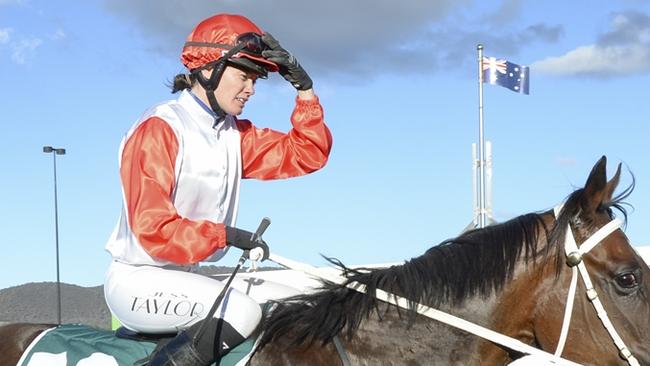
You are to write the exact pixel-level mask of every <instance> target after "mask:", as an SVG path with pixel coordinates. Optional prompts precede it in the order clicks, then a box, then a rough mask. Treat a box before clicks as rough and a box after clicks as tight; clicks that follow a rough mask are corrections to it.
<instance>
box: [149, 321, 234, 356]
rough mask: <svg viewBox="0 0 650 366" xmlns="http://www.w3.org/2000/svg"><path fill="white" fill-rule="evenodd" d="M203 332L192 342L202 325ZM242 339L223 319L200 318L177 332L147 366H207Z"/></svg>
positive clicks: (154, 354)
mask: <svg viewBox="0 0 650 366" xmlns="http://www.w3.org/2000/svg"><path fill="white" fill-rule="evenodd" d="M206 321H207V322H208V323H207V324H206V328H205V331H204V332H203V334H202V335H201V337H200V338H199V339H195V338H196V336H197V333H198V330H199V328H200V327H201V324H203V322H206ZM244 340H245V338H244V337H242V335H241V334H239V333H238V332H237V331H236V330H235V328H233V327H232V326H231V325H230V324H228V322H225V321H224V320H223V319H217V318H211V319H208V320H206V319H204V320H201V321H200V322H198V323H196V324H194V325H192V326H191V327H189V328H188V329H186V330H183V331H181V332H180V333H178V335H177V336H176V337H174V338H173V339H171V340H170V341H169V342H167V343H166V344H164V345H162V346H161V347H159V348H158V347H157V348H156V350H155V351H154V353H153V354H152V355H151V356H150V358H149V363H148V364H147V365H149V366H209V365H211V364H212V363H214V362H217V361H218V360H220V359H221V357H223V356H224V355H226V354H227V353H228V352H230V350H231V349H233V348H234V347H236V346H237V345H239V344H240V343H242V342H243V341H244Z"/></svg>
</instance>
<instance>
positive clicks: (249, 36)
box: [185, 32, 269, 57]
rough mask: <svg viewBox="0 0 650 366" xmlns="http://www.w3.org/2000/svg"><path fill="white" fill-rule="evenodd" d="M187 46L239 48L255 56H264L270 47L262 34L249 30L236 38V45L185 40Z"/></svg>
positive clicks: (238, 50) (239, 50)
mask: <svg viewBox="0 0 650 366" xmlns="http://www.w3.org/2000/svg"><path fill="white" fill-rule="evenodd" d="M187 46H196V47H210V48H222V49H226V50H234V49H237V51H236V52H235V53H237V52H243V53H246V54H248V55H251V56H254V57H263V56H262V52H263V51H265V50H268V49H269V46H267V45H266V43H264V42H263V41H262V36H261V35H259V34H257V33H254V32H247V33H242V34H240V35H239V36H238V37H237V39H236V40H235V45H234V46H233V45H230V44H223V43H210V42H191V41H189V42H185V47H187Z"/></svg>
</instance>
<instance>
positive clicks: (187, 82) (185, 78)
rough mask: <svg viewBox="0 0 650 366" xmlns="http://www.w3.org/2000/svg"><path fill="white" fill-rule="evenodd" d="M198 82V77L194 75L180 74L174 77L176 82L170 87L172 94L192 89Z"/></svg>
mask: <svg viewBox="0 0 650 366" xmlns="http://www.w3.org/2000/svg"><path fill="white" fill-rule="evenodd" d="M195 82H196V76H195V75H193V74H183V73H181V74H178V75H176V76H174V81H172V83H171V85H169V86H170V87H171V89H172V93H177V92H179V91H181V90H185V89H190V88H192V85H194V83H195Z"/></svg>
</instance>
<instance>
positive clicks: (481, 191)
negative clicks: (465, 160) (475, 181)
mask: <svg viewBox="0 0 650 366" xmlns="http://www.w3.org/2000/svg"><path fill="white" fill-rule="evenodd" d="M476 50H477V51H478V136H479V148H478V149H479V162H478V172H479V185H478V186H479V187H478V227H479V228H483V227H485V221H486V220H485V135H484V133H483V129H484V124H483V45H482V44H480V43H479V44H478V45H477V46H476Z"/></svg>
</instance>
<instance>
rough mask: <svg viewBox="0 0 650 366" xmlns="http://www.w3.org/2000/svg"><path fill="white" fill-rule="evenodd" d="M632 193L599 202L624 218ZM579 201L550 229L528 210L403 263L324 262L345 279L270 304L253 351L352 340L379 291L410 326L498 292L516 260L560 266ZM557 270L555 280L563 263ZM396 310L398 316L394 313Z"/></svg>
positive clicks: (578, 196) (577, 194)
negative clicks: (421, 308)
mask: <svg viewBox="0 0 650 366" xmlns="http://www.w3.org/2000/svg"><path fill="white" fill-rule="evenodd" d="M632 189H633V184H632V186H631V187H628V189H626V190H625V191H624V192H623V193H622V194H621V195H619V196H617V197H616V198H614V199H613V200H612V201H611V202H606V203H603V205H602V209H603V210H605V211H606V212H608V213H609V215H610V216H612V212H611V208H612V207H614V208H616V209H618V210H620V211H621V212H622V213H623V215H624V217H625V219H626V220H627V213H626V211H625V209H624V208H623V207H622V203H621V200H622V199H624V198H626V197H627V196H628V195H629V194H630V193H631V191H632ZM583 197H584V189H578V190H576V191H574V192H573V193H571V194H570V195H569V197H568V198H567V200H566V201H565V203H564V205H563V208H562V210H561V212H560V215H559V216H558V217H557V219H556V221H555V225H553V227H552V228H549V227H547V225H546V223H545V221H544V219H543V215H544V214H551V212H548V211H547V212H546V213H529V214H525V215H521V216H518V217H516V218H514V219H511V220H509V221H506V222H504V223H500V224H495V225H492V226H488V227H485V228H481V229H474V230H471V231H468V232H465V233H463V234H461V235H460V236H458V237H456V238H453V239H448V240H445V241H443V242H441V243H440V244H438V245H437V246H434V247H432V248H430V249H429V250H427V251H426V252H425V253H424V254H423V255H421V256H419V257H416V258H412V259H411V260H409V261H406V262H405V263H404V264H402V265H394V266H391V267H389V268H380V269H368V268H356V269H352V268H348V267H346V266H345V265H343V264H342V263H341V262H340V261H338V260H336V259H333V258H326V259H327V260H328V261H329V262H331V263H333V264H334V265H336V266H337V267H339V268H340V269H341V270H342V271H343V275H344V276H345V277H346V278H347V281H346V282H345V283H344V284H335V283H331V282H327V281H323V283H322V286H321V287H320V288H319V290H318V291H316V292H314V293H310V294H302V295H298V296H294V297H291V298H287V299H284V300H282V301H277V302H274V303H273V307H272V311H271V312H270V313H269V314H268V315H266V316H265V318H264V320H263V323H262V330H263V334H262V336H261V339H260V342H259V345H258V347H257V349H256V351H257V350H261V349H262V348H263V347H264V346H265V345H266V344H268V343H270V342H272V341H274V340H282V342H283V343H284V344H287V345H291V346H300V345H310V344H312V343H314V342H318V341H320V342H322V344H326V343H328V342H330V341H331V340H332V339H333V338H334V337H335V336H336V335H338V334H339V333H341V332H342V331H345V333H346V335H347V336H348V337H351V336H352V335H353V334H354V332H355V331H356V330H357V329H358V328H359V325H360V323H361V322H362V320H364V319H365V318H367V317H369V316H370V315H371V313H372V312H373V311H374V312H376V314H377V315H378V316H379V317H380V318H381V315H382V311H381V310H380V304H382V302H381V301H380V300H378V299H377V298H376V297H375V293H376V290H377V289H382V290H385V291H388V292H390V293H394V294H396V295H399V296H402V297H405V298H407V299H409V300H410V301H409V311H408V315H409V321H410V322H413V321H414V320H415V316H416V312H415V309H416V306H417V304H418V303H421V304H426V305H428V306H431V307H434V308H435V307H438V306H439V305H440V304H443V303H447V304H450V305H452V306H453V305H460V304H462V303H463V301H465V300H466V299H468V298H471V297H474V296H483V297H487V296H489V295H491V294H492V293H496V292H498V291H500V290H501V289H502V288H503V286H504V284H505V283H506V282H507V281H508V280H510V279H511V278H512V276H513V274H514V270H515V265H516V264H517V262H518V261H519V260H523V261H524V262H525V263H526V265H528V264H529V263H532V265H535V264H536V261H537V259H539V258H540V257H544V258H546V257H548V256H549V255H552V256H554V258H553V257H552V258H551V259H554V260H555V261H556V263H557V264H560V263H561V262H562V261H563V259H564V256H563V252H562V250H563V245H562V243H563V242H564V236H565V233H566V229H567V227H568V224H569V222H570V221H571V219H572V218H574V217H576V215H578V214H579V213H580V210H581V203H582V202H583ZM556 267H557V268H558V272H557V275H559V271H560V268H561V266H560V265H557V266H556ZM351 282H358V283H362V284H364V285H365V286H366V290H367V294H362V293H360V292H357V291H354V290H351V289H349V288H347V287H346V285H347V284H349V283H351ZM386 311H387V310H386ZM397 311H398V312H400V315H401V311H400V310H399V308H398V309H397Z"/></svg>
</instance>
